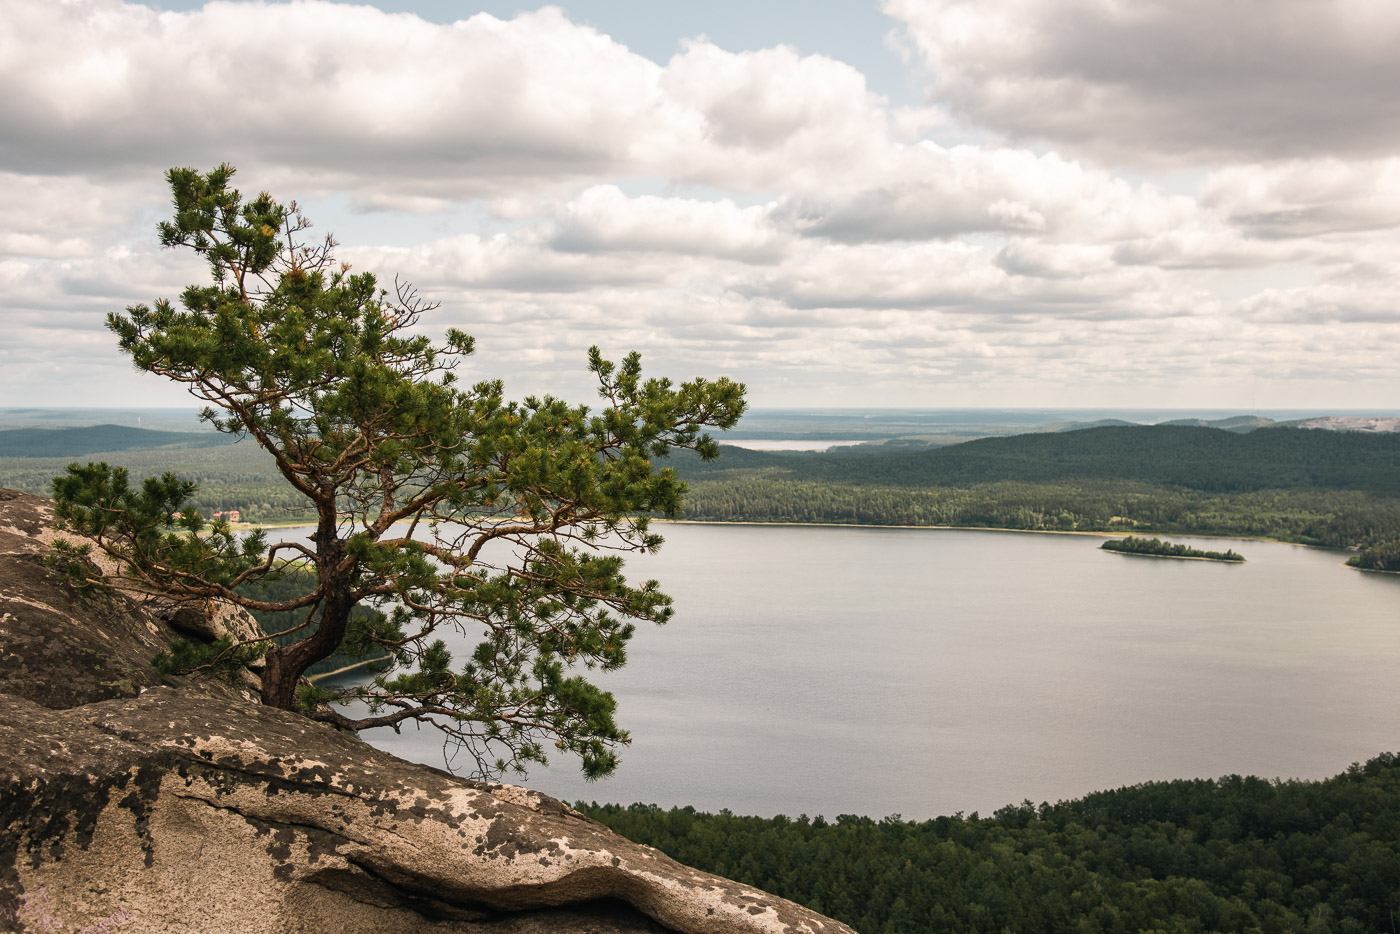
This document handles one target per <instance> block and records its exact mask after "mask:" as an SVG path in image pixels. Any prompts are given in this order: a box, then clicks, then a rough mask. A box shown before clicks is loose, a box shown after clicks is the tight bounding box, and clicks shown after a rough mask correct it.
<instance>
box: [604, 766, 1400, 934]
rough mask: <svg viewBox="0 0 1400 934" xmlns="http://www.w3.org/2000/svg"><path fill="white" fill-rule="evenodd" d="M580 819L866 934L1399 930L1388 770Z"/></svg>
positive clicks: (1399, 825)
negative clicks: (1073, 792)
mask: <svg viewBox="0 0 1400 934" xmlns="http://www.w3.org/2000/svg"><path fill="white" fill-rule="evenodd" d="M578 807H580V809H581V810H583V811H584V812H585V813H587V814H588V815H589V816H591V817H593V818H595V819H597V820H600V821H602V822H603V823H605V824H607V825H608V826H610V827H612V828H613V829H614V830H616V831H618V832H619V833H622V834H623V835H624V836H627V837H629V838H631V839H633V840H636V841H638V842H641V843H645V844H648V845H651V846H655V847H657V848H658V849H661V850H662V851H664V852H665V853H667V854H668V855H670V856H672V857H674V858H675V859H678V860H680V861H681V862H683V863H686V864H688V865H691V866H695V867H696V868H699V869H703V870H706V871H708V872H715V873H719V874H721V875H725V876H729V877H730V878H734V879H738V880H739V881H741V882H746V883H749V884H752V885H757V886H760V887H762V888H764V889H766V890H768V891H770V892H773V893H774V894H776V895H781V896H783V897H784V898H789V899H792V900H793V901H797V902H800V903H802V904H805V905H808V906H810V907H812V908H813V909H816V910H818V911H821V912H824V913H826V914H828V915H831V916H832V917H835V918H838V919H840V920H842V921H845V922H846V923H848V924H850V925H851V926H852V927H854V928H855V929H856V930H858V931H861V932H862V934H907V932H924V931H928V932H935V931H936V932H962V931H967V932H973V931H976V932H983V931H985V932H1001V931H1010V932H1037V934H1041V932H1057V931H1063V932H1074V934H1100V932H1102V934H1109V932H1131V931H1153V932H1157V931H1161V932H1206V931H1238V932H1242V934H1244V932H1258V934H1265V932H1308V934H1311V932H1324V931H1331V932H1343V934H1363V932H1365V934H1374V932H1381V931H1386V932H1390V931H1393V930H1394V929H1393V928H1392V926H1391V925H1392V917H1394V916H1396V915H1400V757H1397V756H1395V755H1392V754H1385V755H1381V756H1379V757H1377V758H1375V759H1372V760H1371V761H1369V762H1367V763H1366V764H1365V765H1364V766H1361V765H1357V766H1352V768H1350V769H1349V770H1347V771H1346V772H1345V773H1343V774H1341V775H1339V776H1336V777H1335V778H1331V779H1327V780H1325V781H1315V782H1304V781H1287V782H1270V781H1265V780H1263V779H1258V778H1241V777H1239V776H1229V777H1227V778H1222V779H1219V780H1216V781H1209V780H1192V781H1172V782H1151V783H1148V784H1144V785H1137V786H1134V787H1131V788H1121V789H1118V790H1116V791H1105V792H1099V793H1097V794H1092V795H1089V796H1087V797H1085V798H1082V799H1079V800H1076V801H1068V802H1061V803H1059V804H1055V805H1048V804H1042V805H1040V806H1039V807H1036V806H1033V805H1032V804H1031V803H1030V802H1025V803H1023V804H1022V805H1020V806H1008V807H1005V808H1002V809H1001V810H999V811H997V812H996V813H995V814H994V815H993V816H991V817H986V818H979V817H978V815H976V814H973V815H971V816H970V817H964V816H962V815H956V816H953V817H940V818H937V819H935V820H930V821H922V822H908V821H903V820H900V819H899V817H898V816H894V817H890V818H887V819H885V820H879V821H876V820H872V819H870V818H867V817H853V816H850V815H842V816H840V817H838V818H836V820H835V821H833V822H827V821H825V820H823V819H822V818H821V817H816V818H812V819H809V818H807V817H806V816H805V815H804V816H801V817H798V818H797V819H795V820H794V819H789V818H787V817H783V816H779V817H775V818H771V819H764V818H758V817H738V816H735V815H732V814H730V813H728V812H725V811H721V812H720V813H719V814H706V813H700V812H696V811H695V810H694V809H692V808H674V809H671V810H662V809H660V808H657V807H655V806H647V805H632V806H630V807H622V806H618V805H606V806H599V805H596V804H594V805H583V804H582V803H580V804H579V805H578ZM1395 920H1396V921H1397V922H1400V917H1396V918H1395Z"/></svg>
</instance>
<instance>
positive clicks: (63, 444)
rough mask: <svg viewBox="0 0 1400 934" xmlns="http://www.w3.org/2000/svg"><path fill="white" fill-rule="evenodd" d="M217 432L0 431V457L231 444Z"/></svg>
mask: <svg viewBox="0 0 1400 934" xmlns="http://www.w3.org/2000/svg"><path fill="white" fill-rule="evenodd" d="M232 442H233V438H231V437H230V436H229V435H226V434H221V433H220V432H217V431H153V430H151V429H149V428H129V427H126V426H123V425H89V426H86V427H83V428H9V429H4V430H0V457H86V456H89V455H92V454H105V453H109V452H113V451H157V450H178V449H187V448H208V447H217V446H219V445H224V444H231V443H232Z"/></svg>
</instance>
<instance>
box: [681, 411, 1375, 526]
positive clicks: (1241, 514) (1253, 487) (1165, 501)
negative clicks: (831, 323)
mask: <svg viewBox="0 0 1400 934" xmlns="http://www.w3.org/2000/svg"><path fill="white" fill-rule="evenodd" d="M1259 437H1264V438H1265V439H1266V441H1267V443H1262V442H1259V441H1257V440H1251V439H1257V438H1259ZM1397 453H1400V437H1396V438H1394V439H1389V440H1388V439H1386V438H1383V437H1381V436H1378V435H1363V434H1357V433H1347V432H1329V431H1308V430H1300V429H1273V428H1271V429H1262V430H1259V431H1256V432H1253V433H1251V434H1249V435H1239V434H1234V433H1231V432H1228V431H1221V430H1218V429H1211V428H1190V427H1173V426H1160V425H1159V426H1139V427H1133V428H1095V429H1088V430H1084V431H1075V432H1068V433H1065V434H1035V435H1020V436H1015V437H1010V438H987V439H982V440H980V441H973V442H968V443H966V444H959V445H950V446H948V447H945V448H938V449H934V450H925V451H918V452H913V453H910V452H907V451H888V450H884V451H882V450H880V449H876V450H874V451H862V452H858V453H857V452H832V453H825V454H812V453H790V452H784V453H779V452H763V451H746V450H742V449H726V454H725V458H724V461H723V462H721V463H718V464H707V463H702V462H698V461H695V460H692V459H689V458H678V459H677V467H678V469H679V470H680V473H681V476H682V478H683V479H685V480H686V481H687V482H688V483H689V484H690V487H691V492H690V495H689V497H688V498H687V504H686V514H687V516H688V517H690V518H692V519H700V520H719V521H745V522H833V523H864V524H871V525H914V526H919V525H932V526H937V525H946V526H964V527H973V528H1009V529H1027V530H1049V531H1096V532H1124V531H1135V532H1147V531H1151V532H1156V533H1180V534H1192V533H1195V534H1211V535H1228V536H1242V537H1251V538H1274V539H1281V540H1284V541H1295V542H1304V543H1307V544H1315V545H1332V546H1343V547H1345V546H1350V545H1353V544H1356V543H1358V542H1362V543H1366V542H1377V541H1386V540H1393V539H1396V538H1400V494H1396V493H1395V492H1393V490H1395V489H1396V488H1397V487H1400V470H1397V468H1396V464H1398V463H1400V459H1397V458H1396V454H1397Z"/></svg>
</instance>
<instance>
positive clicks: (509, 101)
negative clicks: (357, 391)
mask: <svg viewBox="0 0 1400 934" xmlns="http://www.w3.org/2000/svg"><path fill="white" fill-rule="evenodd" d="M0 34H3V36H5V37H6V38H0V43H3V45H2V46H0V52H3V54H0V168H3V169H8V170H11V171H18V172H26V173H29V172H48V173H84V172H95V171H102V172H106V173H109V174H110V173H112V172H114V171H118V170H121V169H127V170H135V169H136V168H137V167H142V166H146V165H150V164H152V163H154V164H160V165H168V164H171V163H177V164H192V165H197V166H210V165H214V164H217V163H218V162H220V161H231V162H233V163H235V164H237V165H239V166H240V167H241V168H243V169H244V170H245V174H252V172H253V171H254V170H257V171H258V172H259V174H260V175H261V176H263V177H266V178H267V179H268V183H269V184H274V185H280V184H282V183H292V184H295V185H296V187H298V189H299V190H302V191H304V192H308V193H319V192H329V191H349V192H351V193H352V195H353V197H354V198H355V199H356V204H357V206H359V207H361V208H364V209H370V210H383V209H386V208H400V209H409V210H424V209H427V210H431V209H433V208H435V207H437V206H439V205H441V204H443V203H444V201H450V200H452V199H457V200H468V199H471V198H475V197H481V196H489V195H499V194H509V195H512V196H518V195H519V194H521V192H522V191H524V190H528V189H531V188H541V189H546V190H547V189H550V188H551V187H552V186H564V187H565V188H567V187H572V186H576V185H578V184H580V183H582V182H586V181H587V180H590V179H595V178H597V177H600V176H607V175H623V176H628V175H632V176H648V177H657V178H665V179H668V180H672V181H675V182H680V183H695V184H700V183H704V184H722V185H726V186H729V187H732V188H738V189H748V190H761V189H764V188H765V187H770V186H775V185H778V186H787V185H791V184H798V185H809V186H811V185H822V184H828V183H829V182H830V180H831V179H832V177H833V176H835V175H841V174H848V173H850V172H857V173H859V172H862V171H864V170H865V169H866V168H867V167H868V164H869V162H870V159H871V158H872V156H873V155H874V154H876V153H878V152H879V151H880V149H881V147H882V146H884V145H885V143H886V142H887V141H888V140H889V139H890V138H892V135H893V134H896V133H898V132H907V131H909V130H911V129H914V128H917V127H919V126H922V125H925V124H927V122H928V115H927V114H918V113H915V112H913V111H907V110H900V111H898V112H890V111H888V110H887V108H886V107H885V104H884V102H883V100H882V99H881V98H879V97H877V96H876V95H874V94H872V93H870V92H869V91H868V90H867V89H866V86H865V79H864V76H862V75H861V74H860V72H858V71H856V70H855V69H853V68H851V67H850V66H849V65H845V64H843V63H840V62H837V61H834V60H832V59H829V58H824V57H821V56H801V55H799V54H798V53H797V52H795V51H794V50H792V49H790V48H787V47H778V48H775V49H765V50H761V51H757V52H744V53H731V52H727V51H724V50H722V49H719V48H718V47H716V46H714V45H713V44H710V43H708V42H705V41H692V42H689V43H688V44H687V46H686V48H685V49H684V51H683V52H681V53H680V54H678V55H676V56H675V57H674V58H673V59H672V60H671V61H670V62H669V63H668V64H667V66H665V67H664V68H663V67H661V66H658V65H656V64H655V63H653V62H651V61H649V60H648V59H646V58H644V57H642V56H640V55H637V54H634V53H632V52H631V51H629V50H628V49H627V48H626V47H624V46H622V45H620V44H618V43H616V42H614V41H613V40H611V39H610V38H608V37H607V36H605V35H602V34H600V33H598V32H596V31H595V30H593V29H591V28H589V27H586V26H581V25H578V24H575V23H572V22H570V21H569V20H568V19H567V18H565V16H564V14H563V13H562V12H561V11H560V10H559V9H557V8H554V7H544V8H542V9H540V10H539V11H537V12H531V13H521V14H519V15H517V16H516V17H515V18H513V19H511V20H508V21H503V20H499V19H496V18H494V17H492V16H490V15H488V14H485V13H481V14H477V15H475V16H472V17H471V18H469V19H466V20H462V21H459V22H456V23H452V24H449V25H443V24H435V23H429V22H426V21H424V20H422V19H419V18H418V17H416V16H412V15H409V14H391V13H385V12H382V11H380V10H377V9H375V8H373V7H370V6H348V5H343V4H335V3H329V2H321V0H301V2H294V3H271V2H261V0H254V2H244V3H231V2H212V3H209V4H207V5H206V6H204V7H203V8H202V9H199V10H195V11H192V12H182V13H175V12H165V13H157V12H156V11H154V10H151V9H149V8H147V7H144V6H140V5H136V4H131V3H122V2H120V0H65V2H61V3H59V2H51V0H13V2H10V3H7V4H5V5H4V6H3V8H0ZM271 36H277V37H295V42H291V43H284V42H270V41H269V37H271Z"/></svg>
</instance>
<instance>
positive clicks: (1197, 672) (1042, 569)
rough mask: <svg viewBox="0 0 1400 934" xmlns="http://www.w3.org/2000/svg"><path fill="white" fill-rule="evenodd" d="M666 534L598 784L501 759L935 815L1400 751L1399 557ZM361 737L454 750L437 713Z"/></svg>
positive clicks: (1056, 539)
mask: <svg viewBox="0 0 1400 934" xmlns="http://www.w3.org/2000/svg"><path fill="white" fill-rule="evenodd" d="M662 531H663V532H664V534H665V535H666V539H667V541H666V545H665V547H664V548H663V549H661V551H660V552H659V553H658V554H655V555H646V556H635V557H632V558H629V559H628V565H629V569H630V571H631V574H630V577H631V578H632V579H634V580H638V581H640V580H644V579H646V578H650V577H654V578H657V579H658V580H660V581H661V583H662V588H663V589H664V590H666V591H667V592H668V593H670V594H671V595H672V596H673V597H675V598H676V607H677V613H676V618H675V620H674V621H673V622H672V623H670V624H668V625H667V626H665V627H659V628H658V627H654V626H649V625H648V626H644V627H639V629H638V633H637V636H636V638H635V639H634V640H633V642H632V644H631V649H630V652H629V661H628V665H627V667H626V668H624V669H622V670H621V671H617V672H612V673H606V674H596V673H595V678H596V680H597V682H598V683H600V684H601V685H603V686H604V687H606V688H607V689H609V690H611V691H613V692H614V693H615V695H616V696H617V698H618V702H619V713H618V719H619V722H620V723H621V724H622V725H623V727H624V728H626V729H628V730H630V731H631V733H632V739H633V742H632V745H631V746H630V747H629V748H627V749H624V750H623V751H622V763H621V765H620V766H619V768H618V770H617V773H616V774H615V775H614V776H613V777H611V778H608V779H605V780H602V781H599V782H593V783H589V782H585V781H583V780H582V778H581V777H579V775H578V771H577V763H576V761H571V760H568V759H565V758H559V759H557V760H556V761H555V762H552V763H551V766H550V767H549V768H538V767H537V768H535V769H532V770H531V773H530V776H529V778H528V779H526V780H524V781H519V780H518V779H511V780H512V781H518V782H519V783H521V784H525V785H528V786H529V787H532V788H537V789H539V790H541V791H543V792H546V793H548V794H551V795H554V796H556V797H559V798H562V799H564V800H566V801H574V800H578V799H585V800H597V801H600V802H603V801H613V802H623V803H630V802H634V801H642V802H648V803H656V804H661V805H663V806H671V805H685V804H691V805H694V806H696V807H697V808H700V809H704V810H718V809H720V808H728V809H729V810H731V811H733V812H735V813H740V814H758V815H764V816H769V815H773V814H777V813H785V814H788V815H789V816H796V815H798V814H799V813H805V814H808V815H812V816H814V815H816V814H823V815H825V816H826V817H828V818H834V817H835V816H837V815H838V814H843V813H848V814H864V815H869V816H872V817H883V816H885V815H888V814H895V813H898V814H902V815H903V816H904V817H905V818H906V819H924V818H929V817H933V816H937V815H940V814H951V813H954V812H957V811H963V812H968V813H970V812H972V811H980V812H982V813H984V814H986V813H989V812H990V811H991V810H993V809H995V808H998V807H1001V806H1002V805H1005V804H1008V803H1012V802H1018V803H1019V802H1020V801H1021V800H1022V799H1030V800H1031V801H1034V802H1037V803H1038V802H1040V801H1056V800H1060V799H1064V798H1071V797H1079V796H1081V795H1084V794H1086V793H1088V792H1091V791H1095V790H1098V789H1103V788H1110V787H1116V786H1119V785H1125V784H1134V783H1137V782H1143V781H1148V780H1155V779H1170V778H1191V777H1217V776H1220V775H1224V774H1229V773H1240V774H1255V775H1262V776H1266V777H1271V778H1272V777H1301V778H1320V777H1323V776H1327V775H1332V774H1335V773H1337V772H1339V771H1341V770H1343V769H1345V768H1346V767H1347V765H1349V764H1350V763H1352V762H1354V761H1358V760H1364V759H1366V758H1368V757H1370V756H1372V755H1375V754H1376V753H1378V752H1380V751H1382V750H1387V749H1396V748H1400V740H1397V737H1396V726H1397V724H1400V692H1397V690H1396V675H1397V673H1400V576H1395V575H1380V574H1367V573H1362V572H1358V571H1354V570H1351V569H1349V568H1345V567H1342V566H1341V562H1342V561H1343V560H1344V558H1345V557H1346V556H1345V554H1343V553H1340V552H1336V551H1330V550H1322V549H1314V548H1305V547H1302V546H1293V545H1284V544H1278V543H1272V542H1251V541H1237V540H1223V539H1197V538H1191V537H1188V536H1172V540H1173V541H1183V542H1188V543H1191V544H1194V545H1196V546H1197V547H1203V548H1209V549H1212V550H1221V551H1223V550H1225V549H1226V548H1234V549H1235V550H1236V551H1238V552H1241V553H1242V554H1243V555H1244V556H1245V557H1246V558H1248V559H1249V560H1248V563H1247V564H1244V565H1228V564H1220V563H1215V562H1207V561H1186V560H1172V559H1163V558H1146V557H1135V556H1125V555H1116V554H1109V553H1105V552H1101V551H1099V549H1098V546H1099V544H1100V543H1101V541H1102V539H1100V538H1097V537H1092V536H1077V535H1045V534H1027V533H1007V532H983V531H951V530H930V529H869V528H841V527H815V526H721V525H667V526H665V527H663V528H662ZM472 641H474V640H472ZM466 643H467V640H459V642H458V645H457V646H454V648H459V649H460V650H461V654H460V656H459V657H465V652H466V651H467V649H466ZM364 735H365V736H366V738H368V739H370V741H371V742H373V743H374V744H375V745H377V746H379V747H381V748H383V749H387V750H389V751H391V752H394V753H396V754H398V755H400V756H403V757H405V758H408V759H414V760H417V761H422V762H427V763H429V764H434V765H439V766H441V765H442V764H443V754H442V745H441V741H440V739H439V738H438V736H437V734H436V733H435V732H434V731H431V730H421V731H420V730H416V729H414V728H413V727H405V728H404V731H403V733H402V734H401V735H395V734H394V733H393V732H391V731H388V730H379V731H371V732H367V733H366V734H364ZM465 764H466V762H465V760H464V761H463V765H465Z"/></svg>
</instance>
